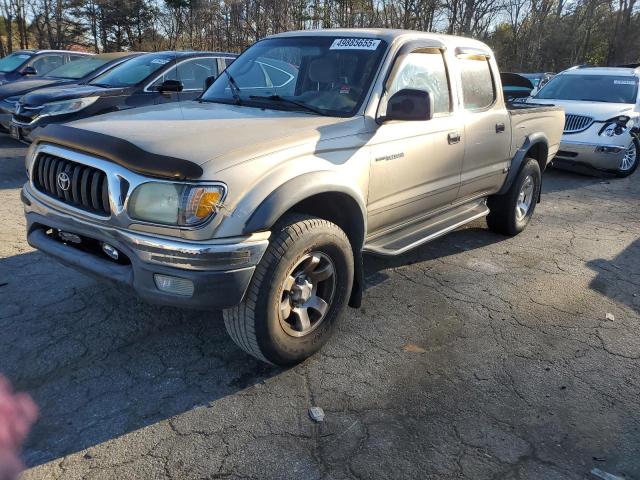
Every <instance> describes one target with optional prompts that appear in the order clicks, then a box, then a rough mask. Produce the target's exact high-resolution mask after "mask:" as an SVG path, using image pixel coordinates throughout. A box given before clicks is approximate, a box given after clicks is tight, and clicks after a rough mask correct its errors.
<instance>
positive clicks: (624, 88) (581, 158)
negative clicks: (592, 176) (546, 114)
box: [528, 67, 640, 177]
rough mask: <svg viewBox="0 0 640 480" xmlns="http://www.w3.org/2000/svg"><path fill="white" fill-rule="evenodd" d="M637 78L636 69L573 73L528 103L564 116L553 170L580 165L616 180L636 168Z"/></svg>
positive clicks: (639, 147) (591, 69)
mask: <svg viewBox="0 0 640 480" xmlns="http://www.w3.org/2000/svg"><path fill="white" fill-rule="evenodd" d="M639 78H640V68H617V67H611V68H598V67H575V68H571V69H569V70H566V71H564V72H562V73H561V74H559V75H558V76H556V77H555V78H554V79H553V80H551V81H550V82H549V83H548V84H547V85H546V86H545V87H543V88H542V90H540V92H538V93H537V94H536V95H535V96H534V97H532V98H531V99H530V100H528V101H529V102H532V103H538V104H554V105H560V106H562V107H563V108H564V109H565V111H566V112H567V115H566V123H565V126H564V135H563V136H562V144H561V146H560V150H559V151H558V154H557V155H556V158H555V159H554V161H553V164H554V166H557V167H560V168H574V167H575V166H576V165H586V166H589V167H592V168H595V169H597V170H604V171H608V172H613V173H615V174H617V175H619V176H621V177H626V176H628V175H631V174H632V173H633V172H634V171H635V170H636V169H637V168H638V161H639V159H638V154H639V152H640V143H639V142H638V133H639V132H640V119H639V117H640V96H639V94H638V79H639Z"/></svg>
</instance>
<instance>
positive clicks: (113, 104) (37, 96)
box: [10, 52, 236, 141]
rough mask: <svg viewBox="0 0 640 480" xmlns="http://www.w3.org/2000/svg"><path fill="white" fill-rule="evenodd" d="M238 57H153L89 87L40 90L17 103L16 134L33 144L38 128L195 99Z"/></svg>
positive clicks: (182, 54) (133, 61) (107, 74)
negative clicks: (34, 132) (32, 139)
mask: <svg viewBox="0 0 640 480" xmlns="http://www.w3.org/2000/svg"><path fill="white" fill-rule="evenodd" d="M235 57H236V55H234V54H231V53H217V52H157V53H147V54H144V55H140V56H139V57H136V58H134V59H131V60H129V61H127V62H126V63H124V64H122V65H118V66H117V67H115V68H113V69H111V70H109V71H108V72H105V73H103V74H102V75H99V76H97V77H95V78H94V79H93V80H91V81H90V82H88V83H86V84H84V85H67V86H60V87H50V88H43V89H39V90H36V91H34V92H31V93H28V94H26V95H25V96H23V97H22V98H21V99H20V101H19V102H18V103H17V104H16V110H15V113H14V115H13V118H12V121H11V126H10V133H11V135H12V136H13V137H14V138H17V139H18V140H25V141H30V135H31V132H32V131H33V130H34V129H35V128H36V127H42V126H45V125H49V124H52V123H66V122H69V121H72V120H77V119H80V118H86V117H91V116H94V115H100V114H103V113H108V112H113V111H117V110H125V109H129V108H136V107H143V106H147V105H155V104H162V103H170V102H178V101H182V100H192V99H195V98H196V97H198V96H200V94H201V93H202V91H203V90H204V89H205V87H206V86H207V85H208V84H209V83H210V82H211V81H212V80H213V79H214V78H215V77H217V76H218V75H219V73H220V72H222V71H223V70H224V69H225V68H226V67H227V65H229V64H230V63H231V62H232V61H233V60H234V59H235Z"/></svg>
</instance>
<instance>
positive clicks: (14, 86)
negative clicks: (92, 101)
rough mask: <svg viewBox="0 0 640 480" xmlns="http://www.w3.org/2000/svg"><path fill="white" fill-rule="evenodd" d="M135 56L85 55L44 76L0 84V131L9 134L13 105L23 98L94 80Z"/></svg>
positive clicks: (119, 53) (124, 54) (132, 54)
mask: <svg viewBox="0 0 640 480" xmlns="http://www.w3.org/2000/svg"><path fill="white" fill-rule="evenodd" d="M138 55H141V54H140V53H132V52H118V53H103V54H100V55H91V56H85V57H81V58H80V59H79V60H74V61H73V62H68V63H65V64H64V65H61V66H59V67H58V68H54V69H53V70H51V71H50V72H49V73H47V74H46V75H34V76H28V77H23V78H21V79H19V80H16V81H14V82H10V83H7V84H5V85H0V132H7V131H9V124H10V123H11V116H12V115H13V112H14V111H15V108H16V103H17V102H18V100H19V99H20V97H22V96H23V95H25V94H27V93H29V92H32V91H34V90H37V89H39V88H45V87H54V86H56V87H57V86H60V85H70V84H75V83H87V82H88V81H90V80H92V79H93V78H94V77H97V76H98V75H101V74H102V73H104V72H106V71H107V70H109V69H111V68H114V67H115V66H117V65H120V64H121V63H123V62H125V61H127V60H128V59H130V58H133V57H136V56H138Z"/></svg>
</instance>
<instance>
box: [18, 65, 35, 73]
mask: <svg viewBox="0 0 640 480" xmlns="http://www.w3.org/2000/svg"><path fill="white" fill-rule="evenodd" d="M21 73H22V75H37V74H38V70H36V67H34V66H28V67H24V68H23V69H22V72H21Z"/></svg>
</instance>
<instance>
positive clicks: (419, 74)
mask: <svg viewBox="0 0 640 480" xmlns="http://www.w3.org/2000/svg"><path fill="white" fill-rule="evenodd" d="M405 88H410V89H415V90H424V91H427V92H429V93H430V94H431V96H432V97H433V109H434V112H433V113H436V114H437V113H449V112H450V111H451V94H450V92H449V78H448V76H447V68H446V66H445V63H444V58H443V56H442V52H441V51H440V50H437V49H433V48H429V49H421V50H416V51H414V52H411V53H410V54H408V55H407V56H406V57H405V58H404V59H403V60H402V65H400V68H399V69H398V73H396V75H395V77H394V78H393V81H392V82H391V85H390V87H389V92H388V94H389V97H390V96H391V95H393V94H394V93H396V92H397V91H399V90H402V89H405Z"/></svg>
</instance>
